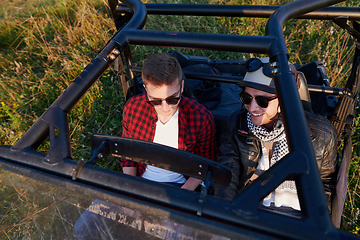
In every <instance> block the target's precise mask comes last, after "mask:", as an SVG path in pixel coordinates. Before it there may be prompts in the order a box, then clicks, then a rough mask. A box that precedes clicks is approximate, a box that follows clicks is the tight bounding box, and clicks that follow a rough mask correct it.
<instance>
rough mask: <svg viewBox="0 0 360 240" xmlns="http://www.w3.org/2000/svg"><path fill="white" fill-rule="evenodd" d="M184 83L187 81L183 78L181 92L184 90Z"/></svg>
mask: <svg viewBox="0 0 360 240" xmlns="http://www.w3.org/2000/svg"><path fill="white" fill-rule="evenodd" d="M184 84H185V82H184V79H183V80H181V94H182V93H183V92H184Z"/></svg>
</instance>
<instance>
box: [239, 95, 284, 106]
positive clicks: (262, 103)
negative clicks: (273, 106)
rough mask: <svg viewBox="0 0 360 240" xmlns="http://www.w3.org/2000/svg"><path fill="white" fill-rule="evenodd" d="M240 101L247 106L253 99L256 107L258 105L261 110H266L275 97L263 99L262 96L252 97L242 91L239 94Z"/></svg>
mask: <svg viewBox="0 0 360 240" xmlns="http://www.w3.org/2000/svg"><path fill="white" fill-rule="evenodd" d="M239 96H240V99H241V101H242V102H243V104H245V105H248V104H250V103H251V101H252V100H253V99H255V101H256V103H257V105H259V107H261V108H267V107H268V106H269V102H270V101H272V100H274V99H276V98H277V96H273V97H270V98H269V97H264V96H256V97H253V96H251V95H250V94H248V93H247V92H244V91H242V92H241V93H240V94H239Z"/></svg>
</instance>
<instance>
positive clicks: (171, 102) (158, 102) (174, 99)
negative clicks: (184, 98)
mask: <svg viewBox="0 0 360 240" xmlns="http://www.w3.org/2000/svg"><path fill="white" fill-rule="evenodd" d="M178 92H180V96H179V97H168V98H166V99H158V100H151V101H150V100H146V102H147V103H150V104H152V105H153V106H159V105H161V103H162V102H163V101H165V102H166V103H167V104H168V105H176V104H178V102H179V100H180V99H181V86H180V90H179V91H178ZM178 92H176V95H177V93H178ZM146 98H148V97H147V94H146Z"/></svg>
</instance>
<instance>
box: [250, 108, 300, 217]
mask: <svg viewBox="0 0 360 240" xmlns="http://www.w3.org/2000/svg"><path fill="white" fill-rule="evenodd" d="M247 124H248V127H249V129H250V131H251V132H252V133H253V134H254V135H255V136H256V137H258V138H259V139H260V140H261V141H263V142H273V143H274V144H275V147H274V152H273V154H272V156H271V159H270V167H271V166H273V165H274V164H275V163H276V162H278V161H279V160H280V159H282V158H283V157H284V156H285V155H286V154H287V153H289V148H288V144H287V141H286V135H285V129H284V125H283V124H282V123H281V122H279V124H277V126H276V127H274V129H273V130H271V131H268V130H267V129H266V128H264V127H262V126H256V125H254V124H253V123H252V122H251V115H250V113H249V112H248V113H247ZM262 145H263V144H262ZM261 172H262V171H260V172H258V173H257V174H256V175H258V176H259V174H261ZM255 173H256V171H255ZM255 173H254V174H255ZM296 192H297V191H296V185H295V181H292V180H287V181H284V182H283V183H282V184H280V185H279V186H278V187H277V188H276V189H275V191H273V192H272V193H270V194H269V195H268V197H266V198H264V201H263V204H264V205H265V206H269V204H271V202H273V203H274V204H275V206H277V207H280V206H289V207H292V208H293V209H296V210H300V205H299V201H298V200H297V193H296ZM265 202H266V203H265Z"/></svg>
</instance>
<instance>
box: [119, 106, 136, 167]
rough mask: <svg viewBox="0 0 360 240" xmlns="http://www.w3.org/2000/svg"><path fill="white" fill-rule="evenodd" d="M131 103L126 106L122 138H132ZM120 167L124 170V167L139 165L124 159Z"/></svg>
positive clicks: (121, 160)
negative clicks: (130, 122)
mask: <svg viewBox="0 0 360 240" xmlns="http://www.w3.org/2000/svg"><path fill="white" fill-rule="evenodd" d="M129 105H130V104H129V102H128V103H127V104H125V106H124V111H123V120H122V125H123V127H122V137H128V138H130V137H131V134H130V133H131V131H132V130H131V129H130V128H131V127H130V124H129V119H130V118H129V109H130V107H129ZM120 166H121V167H122V168H123V167H137V163H136V162H133V161H130V160H126V159H124V158H122V159H120Z"/></svg>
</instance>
